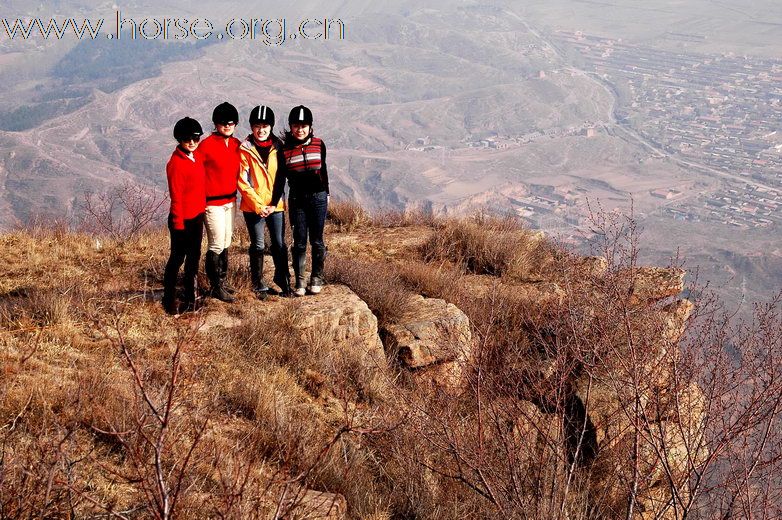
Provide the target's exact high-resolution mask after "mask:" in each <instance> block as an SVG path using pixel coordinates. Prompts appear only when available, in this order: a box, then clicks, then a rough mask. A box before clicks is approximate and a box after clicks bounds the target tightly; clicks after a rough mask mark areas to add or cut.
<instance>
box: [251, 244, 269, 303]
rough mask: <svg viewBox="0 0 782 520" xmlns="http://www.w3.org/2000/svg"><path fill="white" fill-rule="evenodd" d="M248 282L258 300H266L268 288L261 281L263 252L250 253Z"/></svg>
mask: <svg viewBox="0 0 782 520" xmlns="http://www.w3.org/2000/svg"><path fill="white" fill-rule="evenodd" d="M250 281H251V282H252V284H253V292H254V293H255V296H257V297H258V299H259V300H264V299H266V296H268V294H269V287H268V286H267V285H266V284H265V283H264V281H263V251H250Z"/></svg>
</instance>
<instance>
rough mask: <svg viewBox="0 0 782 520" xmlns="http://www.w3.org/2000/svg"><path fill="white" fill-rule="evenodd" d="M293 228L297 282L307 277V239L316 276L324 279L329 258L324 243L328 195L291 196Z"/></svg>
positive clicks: (319, 193)
mask: <svg viewBox="0 0 782 520" xmlns="http://www.w3.org/2000/svg"><path fill="white" fill-rule="evenodd" d="M288 208H289V211H290V216H291V217H290V218H291V227H292V228H293V269H294V271H296V276H297V282H298V279H299V278H300V277H302V276H303V275H304V274H303V273H304V259H305V257H306V255H307V238H308V237H309V242H310V246H311V247H312V277H313V278H323V262H324V260H325V259H326V251H327V249H326V244H325V243H324V242H323V227H324V226H325V225H326V212H327V210H328V194H327V193H326V192H325V191H319V192H317V193H306V194H299V193H293V192H292V193H291V194H290V196H289V197H288Z"/></svg>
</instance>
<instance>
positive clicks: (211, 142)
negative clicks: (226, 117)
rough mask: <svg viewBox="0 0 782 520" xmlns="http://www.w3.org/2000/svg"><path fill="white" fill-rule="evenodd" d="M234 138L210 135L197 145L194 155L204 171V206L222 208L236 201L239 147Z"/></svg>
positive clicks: (239, 142) (237, 141)
mask: <svg viewBox="0 0 782 520" xmlns="http://www.w3.org/2000/svg"><path fill="white" fill-rule="evenodd" d="M240 144H241V141H239V139H237V138H236V137H233V136H231V137H229V138H228V144H227V145H226V143H225V137H223V136H221V135H219V134H212V135H210V136H209V137H207V138H206V139H204V140H203V141H201V144H199V145H198V148H196V151H195V154H196V157H197V158H198V160H199V161H201V162H202V163H203V165H204V171H206V204H207V206H222V205H223V204H228V203H229V202H233V201H235V200H236V183H237V181H238V180H239V145H240Z"/></svg>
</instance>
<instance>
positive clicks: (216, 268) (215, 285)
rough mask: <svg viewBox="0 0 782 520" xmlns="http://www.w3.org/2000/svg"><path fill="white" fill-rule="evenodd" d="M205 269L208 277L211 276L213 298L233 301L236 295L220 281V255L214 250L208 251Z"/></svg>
mask: <svg viewBox="0 0 782 520" xmlns="http://www.w3.org/2000/svg"><path fill="white" fill-rule="evenodd" d="M204 269H205V270H206V276H207V278H209V284H210V285H211V287H212V290H211V291H210V295H211V296H212V298H216V299H218V300H220V301H223V302H228V303H231V302H233V301H234V297H233V296H231V295H230V294H228V292H226V291H225V289H223V286H222V285H221V283H220V272H221V270H220V255H218V254H217V253H215V252H214V251H207V252H206V260H205V262H204Z"/></svg>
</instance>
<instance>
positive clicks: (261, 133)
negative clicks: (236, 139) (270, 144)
mask: <svg viewBox="0 0 782 520" xmlns="http://www.w3.org/2000/svg"><path fill="white" fill-rule="evenodd" d="M252 131H253V137H255V139H256V140H258V141H265V140H267V139H268V138H269V136H270V135H271V133H272V125H267V124H264V123H260V124H256V125H253V126H252Z"/></svg>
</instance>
